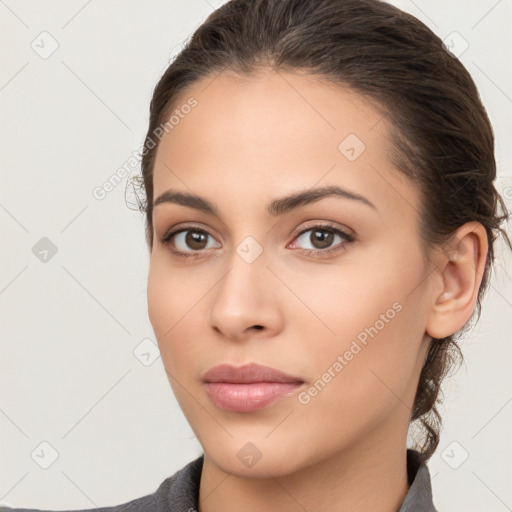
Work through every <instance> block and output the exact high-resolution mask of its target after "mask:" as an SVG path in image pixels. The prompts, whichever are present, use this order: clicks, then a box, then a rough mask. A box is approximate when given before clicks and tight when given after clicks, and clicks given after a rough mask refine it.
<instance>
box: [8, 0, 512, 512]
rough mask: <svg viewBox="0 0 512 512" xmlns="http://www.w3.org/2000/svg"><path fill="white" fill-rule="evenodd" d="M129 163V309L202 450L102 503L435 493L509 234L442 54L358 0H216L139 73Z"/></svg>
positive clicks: (418, 501)
mask: <svg viewBox="0 0 512 512" xmlns="http://www.w3.org/2000/svg"><path fill="white" fill-rule="evenodd" d="M142 171H143V174H142V183H143V186H144V191H145V194H146V198H145V200H144V201H143V202H142V207H143V211H144V212H145V214H146V221H147V231H146V234H147V242H148V246H149V250H150V253H151V260H150V270H149V279H148V290H147V291H148V306H149V310H148V312H149V317H150V320H151V323H152V326H153V328H154V331H155V335H156V338H157V340H158V344H159V348H160V354H161V357H162V360H163V362H164V366H165V369H166V373H167V376H168V379H169V382H170V384H171V386H172V389H173V392H174V394H175V396H176V398H177V400H178V402H179V404H180V407H181V408H182V410H183V413H184V415H185V416H186V418H187V420H188V421H189V423H190V426H191V428H192V429H193V431H194V433H195V434H196V436H197V439H198V440H199V442H200V443H201V445H202V447H203V449H204V455H202V456H201V457H200V458H198V459H196V460H195V461H192V462H190V463H189V464H188V465H187V466H185V467H184V468H183V469H181V470H180V471H178V472H177V473H176V474H174V475H173V476H171V477H169V478H168V479H166V480H165V481H164V482H162V484H161V485H160V486H159V488H158V489H157V490H156V491H155V493H153V494H152V495H149V496H145V497H142V498H138V499H136V500H134V501H131V502H129V503H127V504H124V505H119V506H117V507H109V508H105V509H102V510H108V511H109V512H116V511H117V512H120V511H121V510H123V511H128V510H160V511H164V510H166V511H167V510H169V511H178V510H179V511H185V510H188V511H190V510H198V511H199V512H218V511H226V510H245V511H260V510H279V511H287V512H295V511H300V510H309V511H312V510H324V511H339V510H351V511H353V512H354V511H368V510H371V511H377V512H378V511H382V512H385V511H399V512H406V511H407V512H409V511H435V510H436V508H435V505H434V500H433V498H432V493H431V484H430V475H429V471H428V468H427V465H426V463H427V461H428V460H429V458H430V457H431V456H432V454H433V453H434V452H435V450H436V448H437V446H438V443H439V431H440V425H441V418H440V416H439V413H438V410H437V408H436V405H437V404H438V394H439V390H440V385H441V382H442V380H443V377H444V376H445V375H446V373H447V371H448V370H449V369H450V367H451V362H452V359H453V358H454V356H456V355H457V354H458V350H459V349H458V345H457V344H456V340H457V337H458V336H460V334H461V333H462V332H463V331H464V330H465V329H467V328H468V326H469V322H470V320H471V319H472V318H473V314H474V311H475V310H476V311H477V312H478V313H479V311H480V301H481V298H482V296H483V293H484V291H485V289H486V286H487V285H488V278H489V270H490V267H491V264H492V262H493V259H494V252H493V244H494V240H495V237H496V235H497V234H498V232H501V233H502V234H504V236H505V238H506V240H507V242H508V244H509V246H510V247H511V248H512V245H511V244H510V240H509V239H508V237H507V236H506V233H505V232H504V231H503V229H502V228H500V224H501V222H502V221H503V220H504V219H505V218H506V215H507V212H506V208H505V205H504V203H503V201H502V199H501V198H500V196H499V194H498V193H497V191H496V189H495V188H494V185H493V180H494V179H495V177H496V169H495V159H494V141H493V134H492V128H491V125H490V122H489V119H488V117H487V114H486V112H485V109H484V107H483V106H482V104H481V102H480V99H479V96H478V93H477V90H476V87H475V85H474V83H473V81H472V79H471V77H470V76H469V74H468V72H467V71H466V69H465V68H464V67H463V66H462V64H461V63H460V62H459V61H458V60H457V59H456V58H454V56H453V55H451V54H450V53H449V52H448V51H447V49H446V48H445V47H443V45H442V42H441V40H440V39H439V38H438V37H437V36H436V35H435V34H433V33H432V32H431V31H430V30H429V29H428V28H427V27H425V26H424V25H423V24H422V23H421V22H419V21H418V20H417V19H415V18H413V17H412V16H410V15H408V14H405V13H403V12H401V11H400V10H398V9H396V8H394V7H392V6H391V5H388V4H386V3H381V2H379V1H377V0H317V1H315V2H304V1H303V0H232V1H230V2H228V3H227V4H225V5H223V6H222V7H221V8H219V9H218V10H216V11H215V12H213V13H212V14H211V15H210V16H209V17H208V19H207V20H206V21H205V22H204V23H203V24H202V25H201V26H200V27H199V28H198V29H197V30H196V32H195V33H194V35H193V37H192V39H191V40H190V42H189V43H188V44H187V45H186V47H185V48H184V49H183V50H182V51H181V52H180V54H179V55H178V56H177V58H176V59H175V60H174V62H173V63H172V64H171V65H170V66H169V68H168V69H167V71H166V72H165V74H164V75H163V76H162V78H161V79H160V81H159V83H158V84H157V86H156V88H155V91H154V95H153V99H152V101H151V108H150V123H149V129H148V133H147V136H146V141H145V147H144V151H143V160H142ZM500 208H501V212H500V211H499V210H500ZM412 422H414V423H412ZM411 423H412V427H413V432H414V433H415V441H416V444H415V446H414V448H409V449H408V448H407V436H408V433H409V428H410V427H411ZM414 427H416V430H414ZM6 510H9V509H6ZM19 510H21V509H19ZM90 510H92V509H90Z"/></svg>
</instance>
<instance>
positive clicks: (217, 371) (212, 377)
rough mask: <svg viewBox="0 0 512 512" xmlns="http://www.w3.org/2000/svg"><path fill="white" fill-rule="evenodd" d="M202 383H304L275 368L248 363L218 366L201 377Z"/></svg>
mask: <svg viewBox="0 0 512 512" xmlns="http://www.w3.org/2000/svg"><path fill="white" fill-rule="evenodd" d="M203 381H204V382H231V383H234V384H239V383H251V382H300V383H302V382H304V381H303V380H302V379H300V378H298V377H293V376H291V375H287V374H286V373H283V372H281V371H279V370H276V369H275V368H270V367H269V366H263V365H261V364H255V363H249V364H245V365H243V366H239V367H236V366H233V365H230V364H227V363H225V364H220V365H218V366H214V367H213V368H210V369H209V370H208V371H207V372H206V373H205V374H204V375H203Z"/></svg>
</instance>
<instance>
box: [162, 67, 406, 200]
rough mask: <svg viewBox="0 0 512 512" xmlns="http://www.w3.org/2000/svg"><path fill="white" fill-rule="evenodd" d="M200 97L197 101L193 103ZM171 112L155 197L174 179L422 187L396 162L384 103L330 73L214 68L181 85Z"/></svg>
mask: <svg viewBox="0 0 512 512" xmlns="http://www.w3.org/2000/svg"><path fill="white" fill-rule="evenodd" d="M192 99H193V100H194V102H195V106H194V107H193V108H188V107H187V108H185V107H184V106H185V105H188V104H191V100H192ZM173 113H174V116H175V117H174V119H176V120H178V122H177V123H176V122H174V123H173V127H172V129H170V130H169V132H168V133H166V134H164V136H163V138H162V140H161V142H160V144H159V147H158V150H157V156H156V160H155V168H154V197H157V196H158V194H159V193H161V192H163V191H164V190H166V189H167V188H170V187H173V188H180V189H181V190H184V187H185V188H187V187H189V188H191V189H193V190H194V191H195V192H199V191H201V192H204V191H206V190H208V191H211V192H212V193H213V194H214V195H215V192H217V193H221V192H222V190H224V189H226V187H228V188H233V187H234V188H236V189H237V190H238V191H244V190H248V191H251V192H252V194H260V195H266V196H268V197H270V196H272V197H274V196H275V195H280V191H282V192H283V193H284V192H290V191H291V190H292V189H294V188H301V189H302V188H305V187H313V186H314V185H315V184H316V183H318V184H319V185H324V184H332V183H337V184H342V185H343V186H346V187H347V188H352V189H357V190H358V191H359V192H361V191H368V193H367V194H366V195H367V196H371V195H380V196H384V198H383V199H381V200H383V201H385V200H386V197H385V195H386V194H385V192H387V194H388V197H387V200H388V201H389V202H395V203H396V199H397V197H396V196H397V194H398V195H399V196H400V195H401V196H403V195H404V194H405V195H409V196H410V195H411V194H413V195H414V191H413V190H411V184H410V183H408V181H407V180H405V179H404V177H403V176H401V175H400V174H399V172H398V171H397V170H396V169H394V168H393V167H392V165H391V162H390V156H389V149H390V139H389V125H388V121H387V119H386V118H385V116H384V114H383V113H382V111H381V110H379V109H378V108H376V105H375V104H374V103H371V102H370V100H368V99H367V98H366V97H364V96H362V95H360V94H358V93H357V92H355V91H353V90H351V89H349V88H347V87H343V86H341V85H339V84H335V83H333V82H330V81H328V80H327V79H325V78H324V77H320V76H315V75H308V74H306V73H288V72H283V71H279V72H275V71H271V70H267V71H260V72H258V74H255V75H251V76H244V77H242V76H239V75H236V74H234V73H232V72H230V73H226V72H224V73H221V74H218V75H211V76H208V77H206V78H204V79H203V80H201V81H199V82H196V83H195V84H194V85H193V86H191V87H189V88H188V89H187V90H186V91H184V92H182V93H181V94H180V96H179V98H177V100H175V102H174V103H173V112H171V114H170V115H172V114H173ZM171 170H172V172H170V171H171ZM327 182H328V183H327ZM386 183H388V188H390V189H389V190H387V191H384V190H383V186H386ZM206 185H207V188H205V187H206ZM401 188H403V190H401ZM270 189H271V190H273V191H274V192H276V193H274V194H269V193H268V191H269V190H270ZM407 200H408V202H410V201H411V200H412V201H414V199H413V198H410V197H409V198H408V199H407Z"/></svg>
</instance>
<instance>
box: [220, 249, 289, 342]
mask: <svg viewBox="0 0 512 512" xmlns="http://www.w3.org/2000/svg"><path fill="white" fill-rule="evenodd" d="M278 286H279V280H278V279H276V277H275V276H274V274H273V273H272V272H271V271H270V270H269V269H268V268H267V262H266V259H265V257H264V255H263V254H262V255H260V256H259V257H258V258H257V259H256V260H255V261H253V262H251V263H249V262H247V261H245V260H244V259H243V258H242V257H241V256H239V255H238V254H237V253H236V252H234V254H233V257H232V258H231V259H230V266H229V268H228V270H227V272H225V273H224V275H223V276H222V277H221V279H220V281H219V282H218V284H217V285H216V286H215V287H214V289H213V290H212V292H213V293H212V303H211V310H210V324H211V326H212V328H213V329H214V330H215V331H217V332H218V333H220V334H222V335H223V336H224V337H226V338H229V339H231V340H235V341H242V340H244V339H249V338H251V337H254V336H255V335H257V336H258V337H269V336H272V335H274V334H275V333H276V332H278V331H279V330H280V329H281V328H282V311H281V309H280V304H279V301H278V300H277V297H278V295H279V293H278Z"/></svg>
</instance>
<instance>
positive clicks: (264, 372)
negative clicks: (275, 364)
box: [203, 363, 304, 412]
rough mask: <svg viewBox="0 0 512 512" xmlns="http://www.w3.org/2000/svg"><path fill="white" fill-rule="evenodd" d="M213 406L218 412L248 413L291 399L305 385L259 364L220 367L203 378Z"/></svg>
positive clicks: (223, 365)
mask: <svg viewBox="0 0 512 512" xmlns="http://www.w3.org/2000/svg"><path fill="white" fill-rule="evenodd" d="M203 383H204V385H205V388H206V392H207V393H208V396H209V397H210V399H211V400H212V402H213V403H214V404H215V405H216V406H217V407H220V408H221V409H225V410H228V411H235V412H251V411H256V410H259V409H263V408H264V407H267V406H268V405H270V404H272V403H274V402H276V401H278V400H281V399H283V398H286V397H287V396H290V395H291V394H293V393H294V392H296V391H297V390H298V389H299V388H300V387H302V386H303V384H304V381H303V380H302V379H300V378H299V377H294V376H291V375H288V374H286V373H283V372H281V371H279V370H276V369H275V368H270V367H268V366H263V365H259V364H254V363H250V364H246V365H243V366H240V367H235V366H232V365H230V364H221V365H218V366H215V367H213V368H210V369H209V370H208V371H207V372H206V373H205V374H204V375H203Z"/></svg>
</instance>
